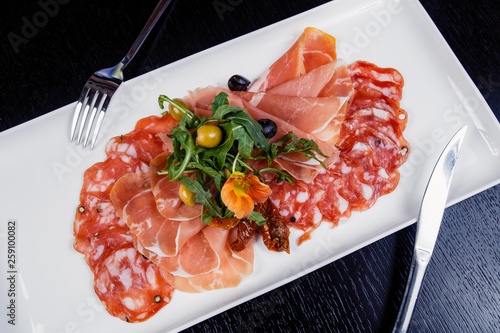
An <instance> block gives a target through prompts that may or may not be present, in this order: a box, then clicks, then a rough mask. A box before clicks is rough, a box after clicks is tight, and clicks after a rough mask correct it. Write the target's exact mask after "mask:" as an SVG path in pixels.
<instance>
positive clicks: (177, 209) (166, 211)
mask: <svg viewBox="0 0 500 333" xmlns="http://www.w3.org/2000/svg"><path fill="white" fill-rule="evenodd" d="M169 156H170V152H168V151H167V152H164V153H162V154H160V155H158V156H156V157H155V158H154V159H153V160H152V161H151V163H150V164H149V166H150V168H151V172H150V178H151V189H152V191H153V195H154V198H155V201H156V208H158V211H159V212H160V214H162V215H163V216H164V217H166V218H168V219H170V220H176V221H186V220H191V219H193V218H196V217H199V216H201V207H202V205H201V204H195V206H194V207H190V206H188V205H186V204H184V203H183V202H182V200H181V198H180V196H179V188H180V186H181V183H180V182H179V181H177V182H171V181H169V180H168V175H159V174H158V173H157V171H160V170H164V169H165V166H166V164H167V159H168V157H169Z"/></svg>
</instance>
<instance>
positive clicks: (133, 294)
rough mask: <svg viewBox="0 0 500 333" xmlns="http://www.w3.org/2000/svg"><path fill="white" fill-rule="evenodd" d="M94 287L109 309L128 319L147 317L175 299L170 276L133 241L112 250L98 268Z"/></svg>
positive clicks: (116, 314)
mask: <svg viewBox="0 0 500 333" xmlns="http://www.w3.org/2000/svg"><path fill="white" fill-rule="evenodd" d="M94 290H95V292H96V294H97V295H98V296H99V298H100V299H102V300H105V302H104V305H105V306H106V310H107V311H108V312H109V313H110V314H111V315H113V316H115V317H118V318H120V319H122V320H124V321H127V322H131V323H133V322H140V321H144V320H146V319H148V318H149V317H151V316H152V315H154V314H155V313H156V312H158V311H159V310H160V309H161V308H162V307H163V306H165V305H166V304H167V303H168V302H170V299H171V298H172V293H173V291H174V288H173V287H172V281H171V276H169V274H167V273H164V272H161V271H160V269H159V268H158V266H156V265H155V264H153V263H152V262H151V261H149V260H148V259H145V258H144V257H143V256H142V255H141V254H140V253H139V252H137V250H136V249H135V248H134V247H133V246H132V244H131V243H126V244H123V245H121V246H117V247H114V248H112V249H110V250H109V251H108V252H107V253H106V255H105V258H104V259H103V260H101V261H100V263H99V265H98V266H97V268H96V273H95V279H94Z"/></svg>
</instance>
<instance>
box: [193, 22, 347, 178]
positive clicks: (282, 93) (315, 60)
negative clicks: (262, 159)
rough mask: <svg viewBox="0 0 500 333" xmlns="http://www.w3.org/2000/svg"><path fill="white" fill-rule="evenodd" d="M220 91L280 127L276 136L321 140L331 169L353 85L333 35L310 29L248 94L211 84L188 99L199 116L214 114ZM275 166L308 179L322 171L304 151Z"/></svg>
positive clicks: (280, 161)
mask: <svg viewBox="0 0 500 333" xmlns="http://www.w3.org/2000/svg"><path fill="white" fill-rule="evenodd" d="M220 91H225V92H226V93H228V95H229V103H230V104H232V105H239V106H243V107H244V108H246V109H248V113H249V114H250V115H251V116H252V117H253V118H254V119H257V120H259V119H271V120H273V121H274V122H275V123H276V124H277V126H278V133H277V135H276V137H275V140H277V139H279V138H281V137H283V136H284V135H286V134H287V133H290V132H293V133H295V134H296V135H297V136H298V137H300V138H306V139H310V140H314V141H315V142H316V143H317V144H318V146H319V148H320V149H321V151H322V152H323V153H324V154H326V155H328V156H329V158H327V159H325V160H324V161H323V163H324V164H325V165H326V166H327V167H329V166H331V165H332V164H333V163H334V162H335V161H336V160H337V158H338V154H339V152H338V149H337V147H336V146H335V145H336V143H337V142H338V139H339V135H340V128H341V125H342V122H343V120H344V118H345V115H346V111H347V109H348V107H349V104H350V100H351V98H352V95H353V86H352V82H351V77H350V75H349V70H348V69H347V67H346V66H345V65H344V64H343V62H342V61H341V60H337V58H336V53H335V39H334V38H333V37H331V36H329V35H327V34H325V33H323V32H321V31H319V30H317V29H314V28H307V29H305V31H304V33H303V34H302V35H301V36H300V38H299V39H298V40H297V42H296V43H295V44H294V45H293V46H292V47H291V48H290V49H289V50H288V51H287V52H286V53H285V54H284V55H283V56H282V57H281V58H280V59H278V60H277V61H276V62H275V63H274V64H273V65H272V66H271V67H270V68H269V69H268V70H267V71H266V72H265V73H264V74H263V75H262V76H261V77H260V78H259V79H258V80H257V81H255V83H254V84H253V85H252V86H251V87H250V88H249V90H248V91H247V92H230V91H227V90H226V89H221V88H213V87H208V88H205V89H197V90H196V91H194V92H192V93H190V94H189V95H188V96H186V97H185V100H186V101H187V102H188V103H189V104H190V105H191V106H192V107H194V108H195V109H197V110H198V112H200V113H201V114H204V115H206V114H210V103H211V101H212V100H213V98H214V96H215V95H216V94H217V93H219V92H220ZM320 159H322V158H321V157H320ZM275 164H276V166H278V167H280V168H281V169H283V170H286V171H287V172H288V173H289V174H291V175H292V176H293V177H294V178H295V179H298V180H302V181H304V182H306V183H310V182H312V181H313V180H314V178H315V177H316V176H317V175H318V173H320V172H323V171H324V169H323V167H322V166H321V165H320V163H318V162H317V161H315V160H308V159H307V158H305V157H304V156H303V155H302V154H287V155H285V156H282V157H279V158H277V159H276V160H275Z"/></svg>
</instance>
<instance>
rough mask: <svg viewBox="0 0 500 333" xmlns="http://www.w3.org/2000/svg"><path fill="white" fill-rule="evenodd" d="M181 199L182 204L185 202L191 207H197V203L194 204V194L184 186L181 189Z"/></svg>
mask: <svg viewBox="0 0 500 333" xmlns="http://www.w3.org/2000/svg"><path fill="white" fill-rule="evenodd" d="M179 197H180V198H181V200H182V202H184V203H185V204H186V205H188V206H189V207H194V206H195V205H196V202H194V192H191V191H190V190H188V188H187V187H186V186H184V185H183V184H181V186H180V187H179Z"/></svg>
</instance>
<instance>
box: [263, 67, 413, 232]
mask: <svg viewBox="0 0 500 333" xmlns="http://www.w3.org/2000/svg"><path fill="white" fill-rule="evenodd" d="M348 68H349V71H350V73H351V80H352V83H353V86H354V92H355V93H354V97H353V100H352V102H351V105H350V107H349V109H348V111H347V114H346V118H345V120H344V122H343V123H342V127H341V130H340V139H339V141H338V142H337V144H336V146H337V147H338V149H339V150H340V156H339V159H338V160H337V162H336V163H335V164H334V165H333V166H332V167H330V168H329V169H328V170H325V171H324V172H322V173H320V174H319V175H318V176H317V177H316V178H315V179H314V181H313V182H312V183H305V182H302V181H297V182H296V183H295V184H294V185H291V184H289V183H286V182H284V183H282V184H276V183H271V184H270V185H271V188H272V189H273V194H272V195H271V199H272V200H273V201H274V202H275V203H276V204H277V205H278V206H279V207H280V213H281V214H282V215H283V216H284V217H285V220H286V221H288V225H289V226H290V227H295V228H298V229H301V230H304V231H305V232H306V233H305V234H304V235H303V236H302V237H301V239H300V241H303V240H306V239H308V238H309V237H310V232H311V231H312V230H314V229H316V228H317V227H318V226H319V225H320V224H321V222H322V221H324V220H325V221H330V222H332V223H333V224H334V225H337V223H338V222H339V220H340V219H341V218H344V217H349V216H350V215H351V212H352V211H364V210H366V209H368V208H370V207H371V206H373V204H374V203H375V201H376V200H377V198H379V197H380V196H381V195H384V194H387V193H390V192H392V191H393V190H394V189H395V188H396V186H397V184H398V182H399V172H398V170H397V169H398V167H400V166H401V165H402V164H403V163H404V162H405V161H406V159H407V158H408V152H409V149H410V146H409V144H408V142H407V141H406V140H405V139H404V137H403V130H404V129H405V127H406V122H407V114H406V112H405V111H404V110H402V109H401V108H400V107H399V104H400V100H401V96H402V88H403V84H404V82H403V77H402V76H401V74H400V73H399V72H398V71H397V70H395V69H392V68H380V67H377V66H376V65H374V64H371V63H368V62H364V61H358V62H355V63H353V64H351V65H350V66H348ZM292 221H293V222H292Z"/></svg>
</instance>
